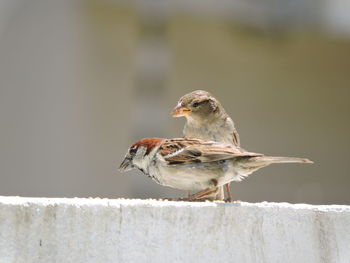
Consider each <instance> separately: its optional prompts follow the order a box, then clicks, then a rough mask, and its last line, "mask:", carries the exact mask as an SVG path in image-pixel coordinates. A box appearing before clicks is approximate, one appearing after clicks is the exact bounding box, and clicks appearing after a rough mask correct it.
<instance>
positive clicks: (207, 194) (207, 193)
mask: <svg viewBox="0 0 350 263" xmlns="http://www.w3.org/2000/svg"><path fill="white" fill-rule="evenodd" d="M218 191H219V188H218V187H212V188H206V189H204V190H202V191H200V192H198V193H195V194H193V195H191V196H190V198H189V200H191V201H196V200H200V199H215V196H216V195H217V194H218Z"/></svg>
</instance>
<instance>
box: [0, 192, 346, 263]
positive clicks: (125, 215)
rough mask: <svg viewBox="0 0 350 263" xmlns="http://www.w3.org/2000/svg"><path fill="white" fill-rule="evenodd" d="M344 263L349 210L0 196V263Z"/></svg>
mask: <svg viewBox="0 0 350 263" xmlns="http://www.w3.org/2000/svg"><path fill="white" fill-rule="evenodd" d="M5 262H6V263H7V262H16V263H20V262H26V263H28V262H33V263H34V262H35V263H40V262H45V263H48V262H74V263H80V262H82V263H83V262H84V263H87V262H94V263H95V262H99V263H100V262H269V263H270V262H284V263H285V262H293V263H294V262H337V263H339V262H344V263H345V262H346V263H349V262H350V207H349V206H338V205H334V206H311V205H303V204H298V205H291V204H286V203H266V202H264V203H258V204H250V203H239V204H224V203H211V202H204V203H189V202H167V201H156V200H108V199H78V198H72V199H68V198H67V199H65V198H52V199H51V198H50V199H48V198H20V197H0V263H5Z"/></svg>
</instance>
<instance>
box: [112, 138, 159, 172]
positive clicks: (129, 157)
mask: <svg viewBox="0 0 350 263" xmlns="http://www.w3.org/2000/svg"><path fill="white" fill-rule="evenodd" d="M164 140H165V139H163V138H145V139H142V140H140V141H137V142H135V143H134V144H132V145H131V146H130V147H129V149H128V151H127V153H126V155H125V157H124V160H123V161H122V163H121V164H120V166H119V171H123V172H126V171H129V170H131V169H133V168H134V167H136V168H139V169H141V170H142V169H145V168H146V167H145V166H147V165H148V163H147V161H149V159H150V158H148V157H149V155H150V153H151V152H152V150H153V149H155V148H157V146H159V145H160V144H161V143H162V141H164Z"/></svg>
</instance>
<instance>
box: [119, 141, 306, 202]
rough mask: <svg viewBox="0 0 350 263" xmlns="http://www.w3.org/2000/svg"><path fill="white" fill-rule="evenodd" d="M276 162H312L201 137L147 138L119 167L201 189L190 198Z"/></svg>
mask: <svg viewBox="0 0 350 263" xmlns="http://www.w3.org/2000/svg"><path fill="white" fill-rule="evenodd" d="M272 163H312V162H311V161H310V160H308V159H303V158H295V157H271V156H265V155H263V154H259V153H251V152H247V151H245V150H242V149H240V148H238V147H235V146H233V145H229V144H222V143H218V142H212V141H211V142H210V141H209V142H208V141H202V140H198V139H186V138H175V139H164V138H146V139H142V140H140V141H138V142H135V143H134V144H132V145H131V146H130V148H129V150H128V152H127V153H126V155H125V158H124V160H123V162H122V163H121V165H120V167H119V169H120V170H121V171H128V170H130V169H132V168H138V169H139V170H141V171H142V172H143V173H145V174H146V175H147V176H149V177H150V178H152V179H153V180H154V181H156V182H157V183H159V184H161V185H165V186H169V187H172V188H177V189H180V190H190V191H200V192H198V193H196V194H194V195H192V196H191V198H190V200H199V199H203V198H208V197H212V196H213V194H216V193H217V192H218V190H219V187H220V186H223V185H225V184H227V183H229V182H231V181H241V180H242V179H243V178H245V177H247V176H248V175H250V174H251V173H252V172H254V171H256V170H258V169H259V168H262V167H265V166H267V165H270V164H272Z"/></svg>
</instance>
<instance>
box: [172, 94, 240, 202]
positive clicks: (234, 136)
mask: <svg viewBox="0 0 350 263" xmlns="http://www.w3.org/2000/svg"><path fill="white" fill-rule="evenodd" d="M171 115H172V116H173V117H185V118H186V124H185V127H184V129H183V135H184V137H185V138H197V139H202V140H207V141H216V142H222V143H227V144H232V145H234V146H237V147H240V138H239V134H238V132H237V130H236V128H235V125H234V122H233V121H232V119H231V118H230V116H229V115H228V114H227V113H226V111H225V109H224V107H223V106H222V105H221V103H220V102H219V100H217V99H216V98H215V97H214V96H213V95H212V94H211V93H209V92H207V91H204V90H196V91H193V92H190V93H188V94H186V95H184V96H182V97H181V98H180V100H179V101H178V103H177V105H176V107H175V108H174V109H173V110H172V111H171ZM225 189H226V193H227V200H228V201H231V200H232V196H231V192H230V187H229V184H226V185H225ZM217 199H221V200H222V199H224V193H223V188H221V189H220V191H219V194H218V195H217Z"/></svg>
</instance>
